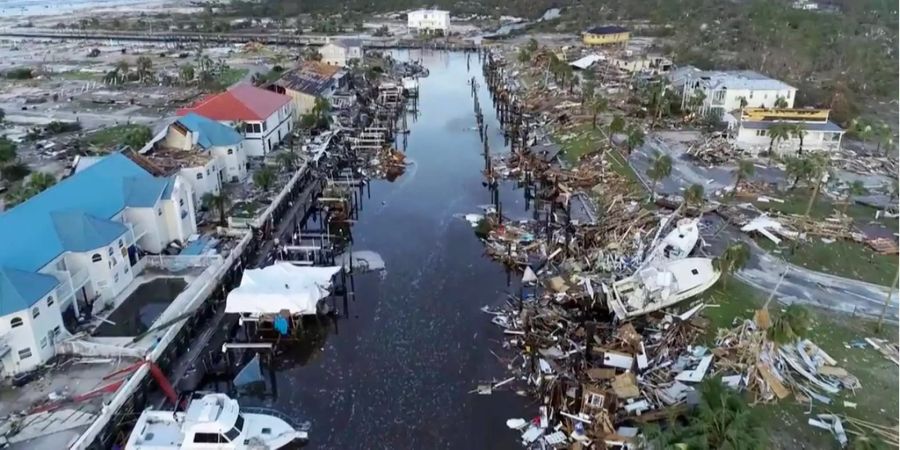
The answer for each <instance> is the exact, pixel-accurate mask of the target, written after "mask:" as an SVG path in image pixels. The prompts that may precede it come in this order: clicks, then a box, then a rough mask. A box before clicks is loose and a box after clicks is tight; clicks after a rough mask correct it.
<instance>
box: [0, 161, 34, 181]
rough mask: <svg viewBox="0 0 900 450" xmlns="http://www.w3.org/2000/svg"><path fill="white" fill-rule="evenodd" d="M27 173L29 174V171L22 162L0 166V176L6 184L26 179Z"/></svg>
mask: <svg viewBox="0 0 900 450" xmlns="http://www.w3.org/2000/svg"><path fill="white" fill-rule="evenodd" d="M29 173H31V169H29V168H28V165H26V164H25V163H23V162H10V163H8V164H0V175H2V176H3V179H5V180H6V181H8V182H15V181H19V180H21V179H22V178H25V177H27V176H28V174H29Z"/></svg>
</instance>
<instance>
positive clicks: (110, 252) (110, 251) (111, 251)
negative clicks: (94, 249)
mask: <svg viewBox="0 0 900 450" xmlns="http://www.w3.org/2000/svg"><path fill="white" fill-rule="evenodd" d="M106 253H109V256H112V255H113V248H112V247H110V248H109V249H107V252H106Z"/></svg>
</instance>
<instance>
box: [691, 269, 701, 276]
mask: <svg viewBox="0 0 900 450" xmlns="http://www.w3.org/2000/svg"><path fill="white" fill-rule="evenodd" d="M691 275H700V271H699V270H697V269H691Z"/></svg>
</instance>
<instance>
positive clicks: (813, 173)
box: [803, 155, 828, 217]
mask: <svg viewBox="0 0 900 450" xmlns="http://www.w3.org/2000/svg"><path fill="white" fill-rule="evenodd" d="M807 159H808V160H809V182H810V183H811V184H812V185H813V191H812V194H810V196H809V203H807V204H806V212H805V213H804V214H803V215H805V216H806V217H809V213H810V211H812V207H813V205H814V204H815V203H816V197H818V196H819V189H820V188H821V187H822V183H823V182H825V178H826V176H827V175H828V159H827V158H826V157H825V156H823V155H814V156H812V157H810V158H807Z"/></svg>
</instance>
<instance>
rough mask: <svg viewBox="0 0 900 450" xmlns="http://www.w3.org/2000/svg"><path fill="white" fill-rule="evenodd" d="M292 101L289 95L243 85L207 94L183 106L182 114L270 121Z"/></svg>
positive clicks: (211, 117)
mask: <svg viewBox="0 0 900 450" xmlns="http://www.w3.org/2000/svg"><path fill="white" fill-rule="evenodd" d="M290 101H291V98H290V97H288V96H286V95H281V94H276V93H274V92H272V91H267V90H265V89H260V88H258V87H256V86H253V85H250V84H239V85H237V86H235V87H233V88H231V89H229V90H227V91H225V92H222V93H221V94H215V95H211V96H209V97H206V98H204V99H203V100H200V101H199V102H197V103H196V104H195V105H194V106H190V107H187V108H182V109H179V110H178V115H179V116H183V115H185V114H187V113H190V112H194V113H197V114H200V115H201V116H204V117H207V118H210V119H213V120H230V121H234V120H266V118H268V117H269V116H271V115H272V114H274V113H275V112H276V111H278V109H279V108H281V107H282V106H284V105H286V104H288V103H290Z"/></svg>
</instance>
